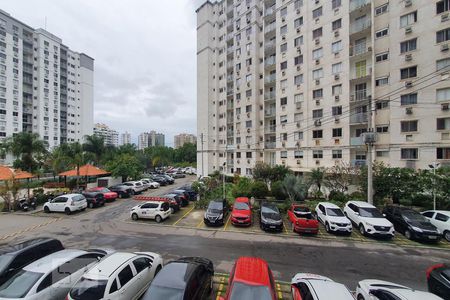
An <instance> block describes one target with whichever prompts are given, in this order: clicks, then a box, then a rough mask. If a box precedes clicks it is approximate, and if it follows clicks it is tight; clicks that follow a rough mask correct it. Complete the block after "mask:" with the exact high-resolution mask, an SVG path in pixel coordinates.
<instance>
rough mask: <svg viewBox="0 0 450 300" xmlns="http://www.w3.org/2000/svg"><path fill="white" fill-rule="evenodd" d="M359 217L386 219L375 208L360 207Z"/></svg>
mask: <svg viewBox="0 0 450 300" xmlns="http://www.w3.org/2000/svg"><path fill="white" fill-rule="evenodd" d="M359 215H360V216H361V217H365V218H384V217H383V215H382V214H381V213H380V211H379V210H378V209H376V208H375V207H360V208H359Z"/></svg>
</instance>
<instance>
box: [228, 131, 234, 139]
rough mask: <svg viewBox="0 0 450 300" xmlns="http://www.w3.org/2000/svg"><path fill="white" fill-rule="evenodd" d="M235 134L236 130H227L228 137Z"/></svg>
mask: <svg viewBox="0 0 450 300" xmlns="http://www.w3.org/2000/svg"><path fill="white" fill-rule="evenodd" d="M233 135H234V130H227V138H228V137H232V136H233Z"/></svg>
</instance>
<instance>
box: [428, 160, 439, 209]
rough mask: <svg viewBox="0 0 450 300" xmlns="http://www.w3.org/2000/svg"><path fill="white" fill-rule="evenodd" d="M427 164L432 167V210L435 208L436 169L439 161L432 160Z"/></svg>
mask: <svg viewBox="0 0 450 300" xmlns="http://www.w3.org/2000/svg"><path fill="white" fill-rule="evenodd" d="M428 166H429V167H430V168H431V169H433V210H436V169H437V168H438V167H439V163H437V162H433V164H432V165H428Z"/></svg>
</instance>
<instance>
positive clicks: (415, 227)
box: [383, 205, 441, 242]
mask: <svg viewBox="0 0 450 300" xmlns="http://www.w3.org/2000/svg"><path fill="white" fill-rule="evenodd" d="M383 213H384V214H385V215H386V218H387V219H388V220H389V221H391V222H392V223H393V224H394V227H395V230H396V231H397V232H401V233H403V234H404V235H405V237H406V238H407V239H409V240H412V239H416V240H425V241H433V242H438V241H439V240H440V239H441V233H440V232H439V230H438V229H437V228H436V226H434V225H433V224H431V222H430V221H429V220H428V219H427V218H425V217H424V216H422V215H421V214H420V213H418V212H417V211H415V210H412V209H410V208H407V207H401V206H394V205H388V206H386V207H385V208H384V209H383Z"/></svg>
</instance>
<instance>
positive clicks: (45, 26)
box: [44, 16, 47, 30]
mask: <svg viewBox="0 0 450 300" xmlns="http://www.w3.org/2000/svg"><path fill="white" fill-rule="evenodd" d="M44 29H45V30H47V16H45V22H44Z"/></svg>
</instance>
